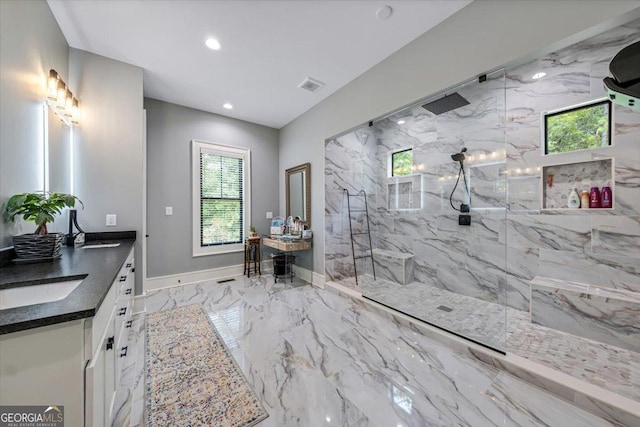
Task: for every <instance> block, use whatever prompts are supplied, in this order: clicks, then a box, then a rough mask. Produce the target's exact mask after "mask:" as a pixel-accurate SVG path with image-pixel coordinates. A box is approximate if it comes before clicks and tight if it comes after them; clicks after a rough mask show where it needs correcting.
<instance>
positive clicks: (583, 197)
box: [580, 191, 589, 209]
mask: <svg viewBox="0 0 640 427" xmlns="http://www.w3.org/2000/svg"><path fill="white" fill-rule="evenodd" d="M580 208H581V209H589V192H588V191H583V192H582V193H580Z"/></svg>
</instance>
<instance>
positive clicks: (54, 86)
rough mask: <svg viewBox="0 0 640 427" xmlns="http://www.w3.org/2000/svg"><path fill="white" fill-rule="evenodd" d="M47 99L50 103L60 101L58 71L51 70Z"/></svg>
mask: <svg viewBox="0 0 640 427" xmlns="http://www.w3.org/2000/svg"><path fill="white" fill-rule="evenodd" d="M47 99H48V100H50V101H57V100H58V73H57V72H56V70H49V78H48V79H47Z"/></svg>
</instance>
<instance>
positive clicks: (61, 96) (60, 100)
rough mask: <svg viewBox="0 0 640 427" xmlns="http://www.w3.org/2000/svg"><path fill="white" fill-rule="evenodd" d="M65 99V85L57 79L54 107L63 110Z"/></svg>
mask: <svg viewBox="0 0 640 427" xmlns="http://www.w3.org/2000/svg"><path fill="white" fill-rule="evenodd" d="M66 97H67V85H66V84H64V82H63V81H62V80H61V79H58V93H57V95H56V107H58V108H59V109H61V110H62V109H64V101H65V98H66Z"/></svg>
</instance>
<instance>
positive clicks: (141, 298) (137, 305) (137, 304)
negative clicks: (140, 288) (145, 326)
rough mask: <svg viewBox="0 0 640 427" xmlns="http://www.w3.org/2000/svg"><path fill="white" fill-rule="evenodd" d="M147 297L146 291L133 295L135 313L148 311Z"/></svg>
mask: <svg viewBox="0 0 640 427" xmlns="http://www.w3.org/2000/svg"><path fill="white" fill-rule="evenodd" d="M145 297H146V294H144V293H143V294H142V295H136V296H135V297H133V311H132V312H133V314H140V313H144V312H145V311H147V308H146V306H145V301H146V300H145Z"/></svg>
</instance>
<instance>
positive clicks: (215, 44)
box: [204, 39, 220, 50]
mask: <svg viewBox="0 0 640 427" xmlns="http://www.w3.org/2000/svg"><path fill="white" fill-rule="evenodd" d="M204 44H206V45H207V47H208V48H209V49H213V50H219V49H220V42H219V41H218V40H216V39H207V41H206V42H204Z"/></svg>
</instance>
